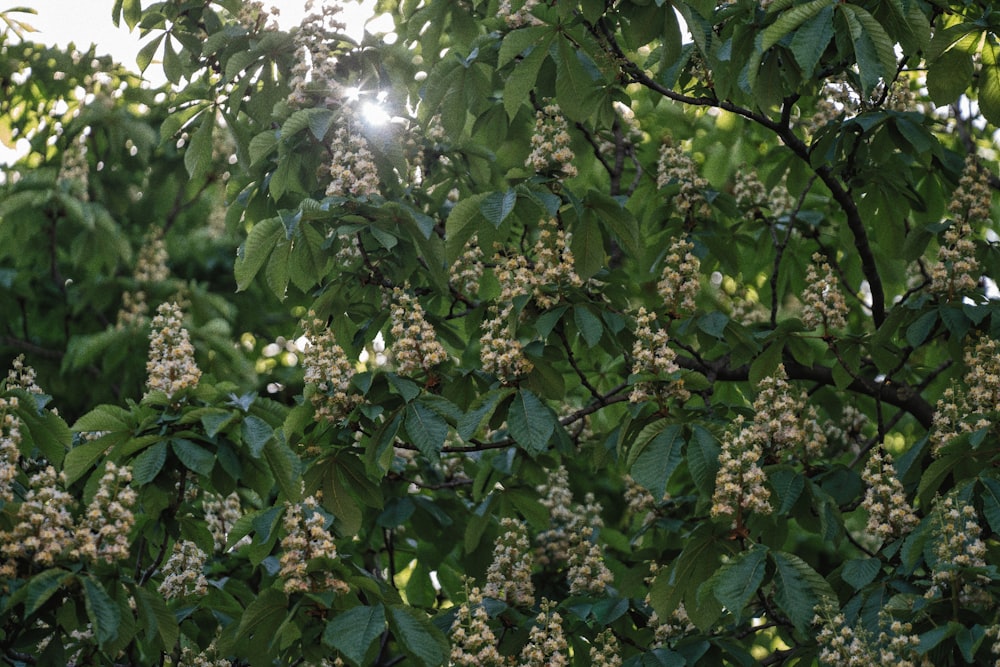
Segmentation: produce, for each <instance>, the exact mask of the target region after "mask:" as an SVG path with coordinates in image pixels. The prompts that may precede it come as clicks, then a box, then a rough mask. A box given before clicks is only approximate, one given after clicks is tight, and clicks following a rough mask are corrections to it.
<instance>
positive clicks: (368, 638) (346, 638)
mask: <svg viewBox="0 0 1000 667" xmlns="http://www.w3.org/2000/svg"><path fill="white" fill-rule="evenodd" d="M385 627H386V621H385V609H384V608H383V607H382V605H381V604H377V605H375V606H374V607H354V608H353V609H348V610H347V611H345V612H342V613H340V614H338V615H337V616H335V617H334V619H333V620H332V621H330V622H329V623H327V624H326V629H325V630H324V631H323V643H325V644H326V645H328V646H331V647H333V648H335V649H336V650H338V651H340V653H341V655H343V657H344V658H346V659H347V661H348V662H350V663H351V664H352V665H359V666H360V665H362V664H364V662H365V655H366V654H367V653H368V649H369V648H371V646H372V644H373V643H374V642H375V640H376V639H378V637H379V636H380V635H381V634H382V632H384V631H385Z"/></svg>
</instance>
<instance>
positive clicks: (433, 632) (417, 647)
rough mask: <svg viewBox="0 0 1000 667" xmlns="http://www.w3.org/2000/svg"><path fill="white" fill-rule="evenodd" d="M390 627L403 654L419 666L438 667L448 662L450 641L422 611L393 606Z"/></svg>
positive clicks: (390, 609)
mask: <svg viewBox="0 0 1000 667" xmlns="http://www.w3.org/2000/svg"><path fill="white" fill-rule="evenodd" d="M389 627H390V629H391V630H392V634H393V636H394V637H395V638H396V641H397V642H399V644H400V646H401V647H402V649H403V652H404V653H406V655H407V656H409V657H410V659H411V660H413V661H414V662H415V663H416V664H417V665H423V666H424V667H438V666H439V665H443V664H445V663H447V662H448V654H449V651H450V647H449V644H448V640H447V639H445V636H444V635H443V634H442V633H441V631H440V630H438V629H437V628H436V627H434V624H433V623H431V622H430V620H428V618H427V617H426V616H425V615H424V614H423V613H421V612H420V611H417V610H416V609H413V608H411V607H403V606H397V605H393V606H392V607H390V608H389Z"/></svg>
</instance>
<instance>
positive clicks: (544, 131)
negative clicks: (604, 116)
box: [524, 103, 577, 178]
mask: <svg viewBox="0 0 1000 667" xmlns="http://www.w3.org/2000/svg"><path fill="white" fill-rule="evenodd" d="M572 140H573V139H572V137H570V135H569V131H568V126H567V124H566V118H565V117H563V115H562V111H560V110H559V105H558V104H552V103H549V104H546V105H545V106H544V107H542V108H541V109H539V110H538V111H537V112H535V131H534V132H533V133H532V135H531V153H530V154H529V155H528V159H527V160H525V161H524V164H525V166H526V167H531V168H532V169H534V170H535V171H537V172H540V173H541V172H546V171H549V170H552V171H555V172H560V171H561V172H562V174H563V176H564V177H566V178H573V177H574V176H576V175H577V169H576V166H575V165H574V164H573V160H574V159H576V154H575V153H573V149H572V148H570V143H572Z"/></svg>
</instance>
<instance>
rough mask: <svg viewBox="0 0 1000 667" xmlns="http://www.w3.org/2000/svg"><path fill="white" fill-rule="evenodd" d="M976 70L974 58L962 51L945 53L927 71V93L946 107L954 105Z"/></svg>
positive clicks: (937, 102) (939, 104) (933, 100)
mask: <svg viewBox="0 0 1000 667" xmlns="http://www.w3.org/2000/svg"><path fill="white" fill-rule="evenodd" d="M975 71H976V68H975V66H974V65H973V64H972V56H971V55H969V54H968V53H966V52H965V51H963V50H961V49H952V50H950V51H945V52H944V53H942V54H941V56H940V57H939V58H938V59H937V60H935V61H934V62H932V63H931V64H930V66H929V67H928V69H927V92H928V94H929V95H930V98H931V101H932V102H934V104H937V105H938V106H943V107H946V106H948V105H950V104H952V103H954V102H955V101H956V100H957V99H958V98H959V97H960V96H961V95H962V93H964V92H965V91H966V90H968V89H969V86H971V85H972V78H973V76H974V75H975Z"/></svg>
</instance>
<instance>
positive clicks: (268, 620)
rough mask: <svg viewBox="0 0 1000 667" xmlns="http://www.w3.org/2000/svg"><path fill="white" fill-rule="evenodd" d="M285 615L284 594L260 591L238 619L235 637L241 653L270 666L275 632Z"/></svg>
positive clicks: (286, 605) (271, 590)
mask: <svg viewBox="0 0 1000 667" xmlns="http://www.w3.org/2000/svg"><path fill="white" fill-rule="evenodd" d="M287 614H288V600H287V598H285V594H284V593H282V592H281V591H279V590H277V589H275V588H265V589H264V590H262V591H261V592H260V593H259V594H258V595H257V596H256V597H255V598H253V601H252V602H251V603H250V605H249V606H248V607H247V608H246V610H245V611H244V612H243V616H242V617H241V618H240V625H239V630H238V631H237V636H238V637H239V640H238V641H239V643H240V644H241V645H242V646H243V647H244V648H243V651H242V652H243V653H245V654H247V655H253V656H257V657H258V658H260V659H261V660H263V661H265V662H267V664H270V660H269V658H270V657H271V656H273V655H274V653H275V647H274V643H275V641H276V639H277V637H276V636H275V630H276V629H277V628H279V627H280V626H281V624H282V622H283V621H284V620H285V618H286V616H287ZM258 664H263V663H258Z"/></svg>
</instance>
